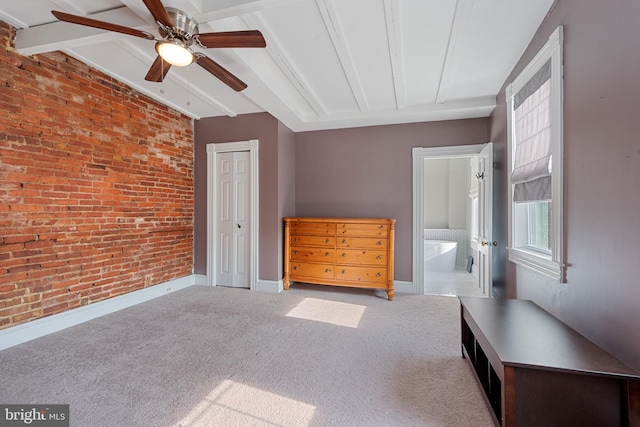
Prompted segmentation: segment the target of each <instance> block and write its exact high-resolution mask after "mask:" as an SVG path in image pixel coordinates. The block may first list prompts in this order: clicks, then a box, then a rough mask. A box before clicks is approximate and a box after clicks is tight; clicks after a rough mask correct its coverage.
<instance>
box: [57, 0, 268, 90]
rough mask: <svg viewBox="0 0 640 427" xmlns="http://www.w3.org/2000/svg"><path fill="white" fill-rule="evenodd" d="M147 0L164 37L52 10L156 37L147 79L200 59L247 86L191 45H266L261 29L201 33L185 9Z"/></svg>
mask: <svg viewBox="0 0 640 427" xmlns="http://www.w3.org/2000/svg"><path fill="white" fill-rule="evenodd" d="M143 1H144V4H145V6H147V9H149V12H151V15H153V18H154V19H155V20H156V23H157V24H158V31H159V33H160V35H161V36H162V40H158V39H156V37H155V36H154V35H153V34H151V33H148V32H146V31H140V30H136V29H135V28H129V27H124V26H122V25H117V24H112V23H110V22H104V21H98V20H96V19H91V18H87V17H84V16H78V15H72V14H69V13H65V12H60V11H57V10H52V11H51V13H52V14H53V16H55V17H56V18H58V19H59V20H60V21H65V22H70V23H72V24H79V25H85V26H87V27H94V28H100V29H103V30H108V31H115V32H117V33H122V34H127V35H130V36H135V37H141V38H144V39H147V40H155V41H156V52H157V53H158V57H157V58H156V60H155V61H154V62H153V64H152V65H151V68H150V69H149V72H148V73H147V75H146V76H145V80H148V81H152V82H161V81H162V80H164V77H165V76H166V75H167V72H168V71H169V68H171V66H172V65H175V66H178V67H182V66H186V65H189V64H191V63H192V62H196V63H197V64H198V65H200V66H201V67H202V68H204V69H205V70H207V71H208V72H209V73H211V74H213V75H214V76H216V77H217V78H218V79H220V80H221V81H222V82H223V83H225V84H226V85H228V86H229V87H230V88H232V89H233V90H235V91H238V92H239V91H241V90H243V89H245V88H246V87H247V85H246V84H245V83H244V82H243V81H242V80H240V79H239V78H237V77H236V76H234V75H233V74H231V72H229V71H228V70H226V69H225V68H224V67H222V66H221V65H220V64H218V63H217V62H215V61H214V60H212V59H211V58H209V57H208V56H206V55H205V54H203V53H201V52H194V51H193V50H192V49H191V46H192V45H193V44H194V43H195V44H196V45H198V46H200V47H203V48H224V47H226V48H243V47H266V45H267V43H266V42H265V40H264V37H263V36H262V33H260V31H257V30H248V31H226V32H215V33H198V23H197V22H196V21H195V20H194V19H193V18H191V17H190V16H189V15H187V14H186V13H184V12H183V11H181V10H178V9H174V8H165V7H164V6H163V4H162V2H161V1H160V0H143Z"/></svg>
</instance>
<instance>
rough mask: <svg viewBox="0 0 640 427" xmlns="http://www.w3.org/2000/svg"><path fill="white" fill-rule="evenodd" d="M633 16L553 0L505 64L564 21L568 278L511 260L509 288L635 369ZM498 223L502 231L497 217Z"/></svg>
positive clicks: (637, 33)
mask: <svg viewBox="0 0 640 427" xmlns="http://www.w3.org/2000/svg"><path fill="white" fill-rule="evenodd" d="M639 22H640V2H638V1H635V0H626V1H625V0H614V1H611V2H602V1H598V0H589V1H585V0H559V1H558V2H557V4H556V6H555V8H554V9H553V11H552V12H551V13H550V15H549V16H548V17H547V18H546V20H545V21H544V22H543V24H542V25H541V27H540V28H539V30H538V32H537V33H536V35H535V37H534V38H533V40H532V42H531V44H530V46H529V48H528V49H527V50H526V52H525V53H524V55H523V56H522V58H521V60H520V61H519V62H518V64H517V66H516V67H515V69H514V70H513V72H512V73H511V78H513V77H515V76H516V75H517V74H518V73H519V72H520V71H521V70H522V69H523V68H524V66H525V65H526V64H527V63H528V61H529V60H530V59H531V58H533V56H534V55H535V54H536V52H537V51H538V50H539V49H540V47H542V45H543V44H544V43H545V42H546V40H547V39H548V37H549V35H550V34H551V33H552V32H553V30H554V29H555V28H556V27H557V26H558V25H564V34H565V43H564V66H565V68H564V71H565V73H564V76H565V79H564V132H565V136H564V144H565V145H564V147H565V158H564V164H565V177H564V184H565V229H564V231H565V247H566V260H567V264H568V269H567V279H568V280H567V283H557V282H554V281H553V280H550V279H547V278H545V277H544V276H541V275H538V274H536V273H533V272H531V271H529V270H527V269H525V268H521V267H515V266H514V265H513V264H510V265H509V271H508V280H507V289H506V293H507V294H508V295H509V296H512V297H513V296H517V297H518V298H521V299H531V300H533V301H535V302H536V303H538V304H539V305H541V306H542V307H544V308H545V309H547V310H548V311H550V312H551V313H553V314H554V315H555V316H557V317H558V318H560V319H562V320H563V321H565V322H566V323H568V324H569V325H571V326H572V327H574V328H575V329H576V330H578V331H580V332H581V333H583V334H584V335H586V336H587V337H589V338H590V339H591V340H593V341H595V342H596V343H598V344H600V345H601V346H603V347H605V348H606V349H608V350H609V351H610V352H612V353H613V354H615V355H616V356H618V357H619V358H621V359H622V360H624V361H626V362H627V363H628V364H629V365H631V366H632V367H634V368H636V369H638V370H640V326H639V323H638V311H639V309H640V262H638V260H639V259H640V255H639V252H640V242H639V239H640V137H639V135H640V120H639V117H640V104H639V103H638V97H639V95H640V55H638V46H639V44H638V43H639V41H640V25H638V23H639ZM509 81H510V79H509ZM505 86H506V84H505ZM498 102H499V105H498V108H497V109H496V110H495V111H494V113H493V115H492V116H491V128H490V132H491V139H492V141H493V142H494V147H495V150H496V157H497V158H498V159H499V160H498V162H499V163H501V162H502V160H503V159H505V158H506V155H505V153H506V151H505V150H506V144H507V142H506V133H505V128H506V107H505V99H504V88H503V90H502V92H501V93H500V94H499V96H498ZM503 175H504V174H503ZM496 188H497V189H501V190H500V191H501V192H500V194H499V197H500V198H501V203H502V207H501V209H500V212H502V214H503V217H502V218H497V220H498V222H499V223H501V224H506V220H505V219H506V209H507V205H506V197H505V194H506V176H503V179H502V181H501V182H500V183H499V184H497V187H496ZM494 212H495V211H494ZM500 232H502V233H505V234H506V228H505V226H504V225H502V226H501V230H500ZM501 256H503V255H501Z"/></svg>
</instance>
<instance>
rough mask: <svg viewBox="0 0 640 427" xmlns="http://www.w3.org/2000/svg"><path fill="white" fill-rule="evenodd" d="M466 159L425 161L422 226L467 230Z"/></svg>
mask: <svg viewBox="0 0 640 427" xmlns="http://www.w3.org/2000/svg"><path fill="white" fill-rule="evenodd" d="M468 169H469V161H468V160H467V159H464V158H460V159H427V160H425V170H424V176H425V185H424V201H425V203H424V228H436V229H466V228H467V217H468V194H469V189H468V185H469V177H468V176H469V175H468V174H469V172H468Z"/></svg>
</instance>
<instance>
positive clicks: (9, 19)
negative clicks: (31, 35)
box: [0, 10, 29, 28]
mask: <svg viewBox="0 0 640 427" xmlns="http://www.w3.org/2000/svg"><path fill="white" fill-rule="evenodd" d="M0 21H4V22H6V23H7V24H10V25H11V26H12V27H13V28H27V27H29V25H28V24H27V23H26V22H24V21H22V20H20V19H18V18H16V17H15V16H12V15H9V14H8V13H6V12H3V11H1V10H0Z"/></svg>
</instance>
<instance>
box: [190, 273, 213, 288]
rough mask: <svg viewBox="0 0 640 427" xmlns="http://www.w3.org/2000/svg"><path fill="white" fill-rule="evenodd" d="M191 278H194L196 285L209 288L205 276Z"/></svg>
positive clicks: (199, 275) (198, 275) (196, 275)
mask: <svg viewBox="0 0 640 427" xmlns="http://www.w3.org/2000/svg"><path fill="white" fill-rule="evenodd" d="M193 276H194V277H195V284H196V285H201V286H209V282H208V281H207V275H206V274H194V275H193Z"/></svg>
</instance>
